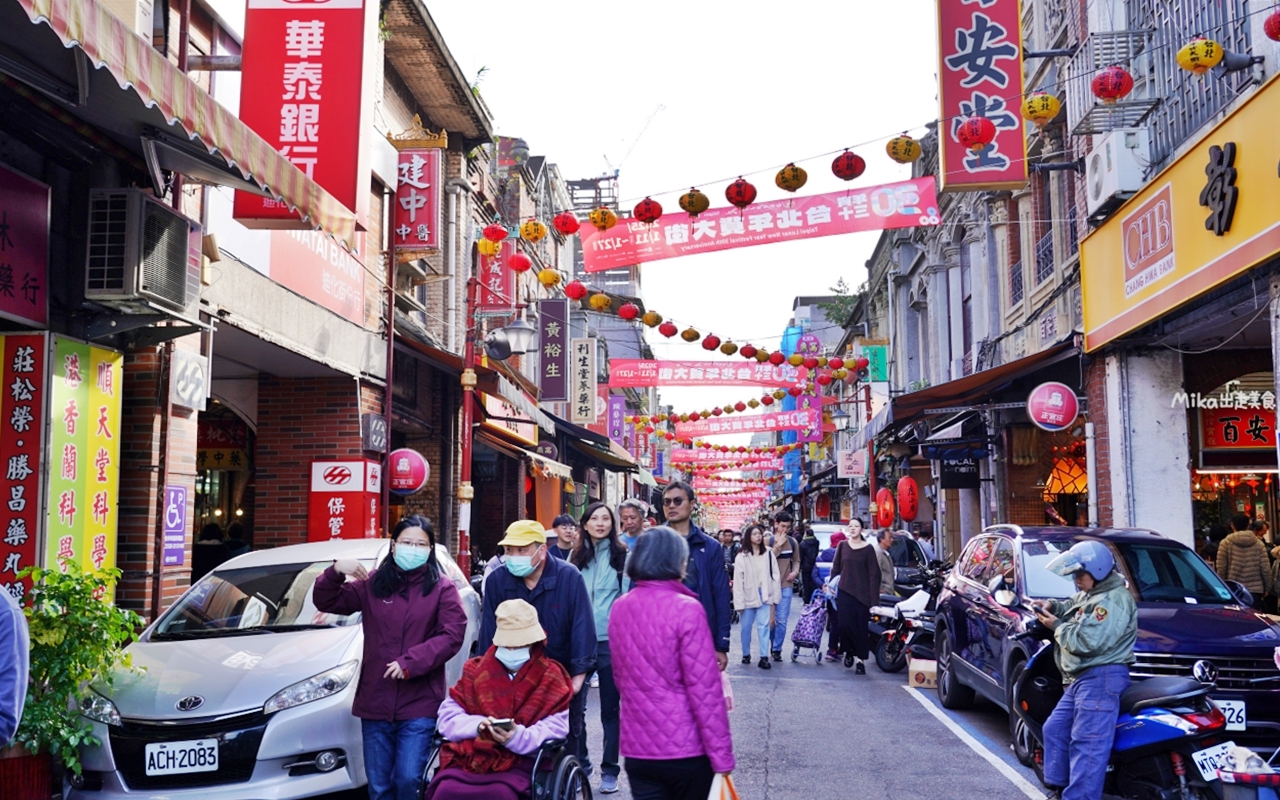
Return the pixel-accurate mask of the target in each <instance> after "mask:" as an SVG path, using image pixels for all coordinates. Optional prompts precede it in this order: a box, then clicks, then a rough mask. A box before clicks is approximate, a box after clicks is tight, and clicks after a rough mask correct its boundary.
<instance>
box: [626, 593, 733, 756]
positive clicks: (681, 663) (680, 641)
mask: <svg viewBox="0 0 1280 800" xmlns="http://www.w3.org/2000/svg"><path fill="white" fill-rule="evenodd" d="M609 646H610V648H611V650H612V656H613V679H614V682H615V683H616V684H617V686H618V694H619V695H621V697H622V719H621V732H620V737H619V738H620V742H619V744H620V749H621V751H622V755H624V756H627V757H628V758H643V759H653V760H670V759H677V758H695V757H697V756H701V755H705V756H707V757H708V758H709V759H710V760H711V767H712V769H714V770H715V771H716V772H732V771H733V766H734V761H733V740H732V738H731V736H730V733H729V713H728V710H727V708H726V706H725V699H724V690H723V688H722V686H721V682H720V668H719V665H718V664H717V662H716V650H715V647H714V646H713V644H712V642H711V628H710V627H709V626H708V625H707V614H706V611H704V610H703V608H702V603H701V602H699V600H698V596H697V595H695V594H694V593H693V592H691V591H689V590H688V589H687V588H685V587H684V586H683V585H681V583H680V582H679V581H641V582H639V583H637V584H636V585H635V588H634V589H632V590H631V591H630V592H628V593H627V594H625V595H623V596H622V597H621V598H619V599H618V601H617V602H616V603H614V605H613V613H612V614H611V615H610V617H609Z"/></svg>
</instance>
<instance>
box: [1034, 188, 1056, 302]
mask: <svg viewBox="0 0 1280 800" xmlns="http://www.w3.org/2000/svg"><path fill="white" fill-rule="evenodd" d="M1039 180H1040V191H1039V198H1038V202H1037V203H1036V213H1037V215H1038V216H1039V219H1037V220H1036V223H1035V225H1034V226H1033V227H1032V230H1036V231H1039V233H1040V238H1039V240H1037V241H1036V273H1035V278H1036V283H1035V285H1036V286H1039V285H1040V284H1042V283H1044V282H1045V281H1047V280H1049V279H1050V278H1052V277H1053V181H1052V180H1051V179H1050V177H1049V176H1048V175H1043V174H1042V175H1040V176H1039Z"/></svg>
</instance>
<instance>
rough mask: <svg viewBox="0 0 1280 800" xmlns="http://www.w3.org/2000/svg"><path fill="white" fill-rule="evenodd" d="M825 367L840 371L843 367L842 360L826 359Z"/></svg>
mask: <svg viewBox="0 0 1280 800" xmlns="http://www.w3.org/2000/svg"><path fill="white" fill-rule="evenodd" d="M827 366H828V367H831V368H832V369H840V368H841V367H843V366H844V359H841V358H828V359H827Z"/></svg>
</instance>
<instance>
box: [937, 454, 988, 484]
mask: <svg viewBox="0 0 1280 800" xmlns="http://www.w3.org/2000/svg"><path fill="white" fill-rule="evenodd" d="M938 483H939V485H940V486H941V487H942V488H943V489H977V488H978V487H979V486H980V485H981V480H980V478H979V476H978V462H977V461H976V460H975V459H972V458H944V459H942V461H941V464H940V466H939V478H938Z"/></svg>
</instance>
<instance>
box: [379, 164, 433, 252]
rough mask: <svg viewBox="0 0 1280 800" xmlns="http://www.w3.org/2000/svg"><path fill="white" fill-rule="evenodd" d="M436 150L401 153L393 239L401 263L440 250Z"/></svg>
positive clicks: (394, 208) (393, 209)
mask: <svg viewBox="0 0 1280 800" xmlns="http://www.w3.org/2000/svg"><path fill="white" fill-rule="evenodd" d="M442 152H443V151H442V150H440V149H439V148H436V147H430V148H428V147H413V148H409V149H407V150H401V151H400V161H399V165H398V166H399V169H398V173H397V177H396V200H395V205H394V207H393V208H392V214H393V219H394V224H393V225H392V228H391V229H392V231H393V233H394V238H393V239H392V240H391V241H392V243H393V244H394V246H395V251H396V260H397V261H398V262H400V263H402V264H403V263H404V262H406V261H410V260H412V259H415V258H421V257H423V256H425V255H426V254H427V253H428V252H431V251H434V250H439V249H440V220H441V219H442V216H441V211H440V206H441V204H440V197H441V193H440V188H441V187H440V180H441V179H440V175H441V172H440V162H441V160H442V158H441V153H442Z"/></svg>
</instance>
